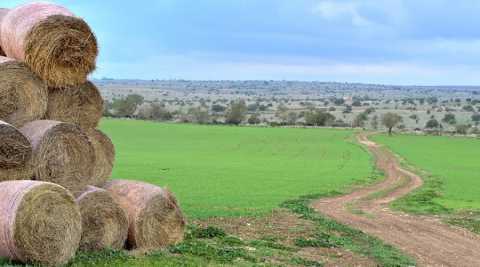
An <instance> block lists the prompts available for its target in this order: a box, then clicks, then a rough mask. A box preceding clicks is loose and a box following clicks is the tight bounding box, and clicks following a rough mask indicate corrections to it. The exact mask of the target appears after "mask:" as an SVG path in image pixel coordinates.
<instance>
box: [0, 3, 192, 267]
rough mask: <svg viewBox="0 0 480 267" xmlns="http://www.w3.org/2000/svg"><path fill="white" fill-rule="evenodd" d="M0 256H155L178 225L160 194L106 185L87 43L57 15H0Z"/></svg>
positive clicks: (79, 27) (50, 10)
mask: <svg viewBox="0 0 480 267" xmlns="http://www.w3.org/2000/svg"><path fill="white" fill-rule="evenodd" d="M0 47H1V49H0V54H1V55H3V56H0V120H1V121H0V212H1V214H0V257H8V258H10V259H12V260H14V261H21V262H24V263H36V264H45V265H61V264H64V263H66V262H68V261H69V260H70V259H71V258H72V257H73V256H74V255H75V253H76V251H77V250H78V249H81V250H87V251H90V250H100V249H105V248H112V249H122V248H128V249H142V250H151V249H158V248H162V247H165V246H167V245H170V244H174V243H177V242H179V241H181V240H182V238H183V232H184V228H185V219H184V216H183V214H182V212H181V210H180V208H179V205H178V203H177V201H176V199H175V197H174V196H173V195H172V193H171V192H170V191H168V190H167V189H164V188H160V187H156V186H153V185H150V184H145V183H141V182H134V181H127V180H110V181H108V179H109V177H110V175H111V173H112V168H113V163H114V158H115V151H114V146H113V144H112V142H111V140H110V139H109V138H108V136H106V135H105V134H104V133H102V132H101V131H99V130H97V129H95V128H96V127H97V126H98V123H99V121H100V119H101V116H102V110H103V100H102V97H101V95H100V93H99V91H98V89H97V88H96V87H95V85H94V84H93V83H91V82H89V81H87V75H88V74H89V73H91V72H92V71H93V70H94V69H95V61H96V57H97V54H98V48H97V42H96V38H95V36H94V34H93V33H92V31H91V29H90V27H89V26H88V25H87V24H86V23H85V22H84V21H83V20H82V19H80V18H78V17H76V16H75V15H74V14H72V13H71V12H70V11H69V10H67V9H66V8H64V7H61V6H58V5H54V4H50V3H43V2H42V3H30V4H26V5H22V6H19V7H16V8H14V9H11V10H6V9H0Z"/></svg>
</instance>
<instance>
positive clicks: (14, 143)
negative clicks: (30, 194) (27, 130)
mask: <svg viewBox="0 0 480 267" xmlns="http://www.w3.org/2000/svg"><path fill="white" fill-rule="evenodd" d="M32 175H33V168H32V145H31V144H30V141H28V139H27V138H26V137H25V136H24V135H23V134H22V133H21V132H20V131H19V130H17V128H15V127H13V126H12V125H10V124H8V123H6V122H3V121H0V181H7V180H28V179H30V178H32Z"/></svg>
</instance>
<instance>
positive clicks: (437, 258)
mask: <svg viewBox="0 0 480 267" xmlns="http://www.w3.org/2000/svg"><path fill="white" fill-rule="evenodd" d="M358 141H359V142H360V143H361V144H363V145H364V146H366V147H367V148H368V149H369V151H370V152H371V153H372V154H373V156H374V157H375V159H376V164H377V168H378V169H379V170H382V171H384V172H385V176H386V179H385V180H383V181H382V182H379V183H377V184H374V185H372V186H369V187H365V188H361V189H359V190H355V191H353V192H352V193H350V194H348V195H344V196H339V197H334V198H327V199H320V200H317V201H315V202H314V203H312V207H313V208H315V209H316V210H317V211H318V212H321V213H322V214H325V215H327V216H329V217H331V218H333V219H335V220H337V221H339V222H341V223H344V224H347V225H349V226H351V227H354V228H357V229H360V230H362V231H364V232H366V233H368V234H371V235H374V236H376V237H378V238H380V239H382V240H384V241H385V242H386V243H389V244H391V245H394V246H396V247H398V248H399V249H401V250H402V251H404V252H405V253H406V254H408V255H411V256H412V257H414V258H415V259H416V260H417V263H418V264H419V265H422V266H480V236H479V235H476V234H474V233H472V232H470V231H468V230H466V229H463V228H459V227H454V226H451V225H447V224H444V223H442V222H441V221H440V220H439V219H438V218H435V217H429V216H413V215H409V214H405V213H402V212H397V211H392V210H391V209H389V207H388V205H389V204H390V203H391V202H392V201H394V200H396V199H398V198H401V197H403V196H405V195H406V194H408V193H410V192H412V191H413V190H415V189H417V188H418V187H420V186H422V184H423V181H422V179H421V178H420V177H419V176H418V175H416V174H415V173H412V172H410V171H408V170H405V169H403V168H402V167H401V166H400V163H399V161H398V159H397V158H396V157H395V155H394V154H392V153H391V152H390V151H389V150H388V149H386V148H384V147H382V146H380V145H378V144H376V143H374V142H372V141H370V140H369V139H368V136H367V135H366V134H360V135H359V136H358ZM352 208H353V209H355V210H356V211H358V212H352Z"/></svg>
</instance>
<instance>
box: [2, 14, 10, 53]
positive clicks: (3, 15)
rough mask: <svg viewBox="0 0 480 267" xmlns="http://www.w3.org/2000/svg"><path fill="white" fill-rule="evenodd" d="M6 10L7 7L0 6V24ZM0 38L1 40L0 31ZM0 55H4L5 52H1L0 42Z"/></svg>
mask: <svg viewBox="0 0 480 267" xmlns="http://www.w3.org/2000/svg"><path fill="white" fill-rule="evenodd" d="M8 11H9V9H6V8H0V25H2V20H3V17H5V16H6V15H7V13H8ZM0 40H2V37H1V32H0ZM0 43H1V42H0ZM0 56H5V52H3V50H2V46H1V44H0Z"/></svg>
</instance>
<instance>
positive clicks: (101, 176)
mask: <svg viewBox="0 0 480 267" xmlns="http://www.w3.org/2000/svg"><path fill="white" fill-rule="evenodd" d="M86 133H87V136H88V138H89V139H90V142H91V143H92V145H93V149H94V151H95V159H96V160H95V166H94V168H93V176H92V180H91V183H90V184H91V185H95V186H103V185H104V184H105V183H106V182H107V180H108V178H110V176H111V175H112V170H113V164H114V163H115V146H114V145H113V143H112V140H110V138H109V137H108V136H107V135H106V134H104V133H102V132H101V131H100V130H97V129H90V130H88V131H87V132H86Z"/></svg>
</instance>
